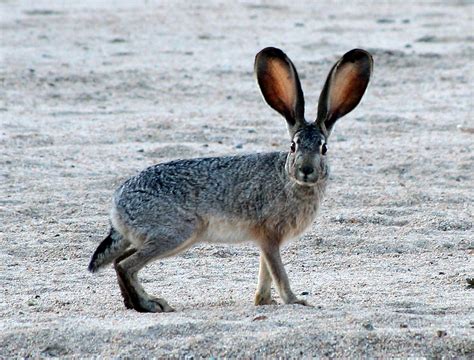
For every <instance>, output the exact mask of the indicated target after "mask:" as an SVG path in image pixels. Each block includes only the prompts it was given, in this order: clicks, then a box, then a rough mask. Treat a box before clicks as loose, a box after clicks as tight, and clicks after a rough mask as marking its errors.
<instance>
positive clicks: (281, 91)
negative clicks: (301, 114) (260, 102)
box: [260, 59, 297, 119]
mask: <svg viewBox="0 0 474 360" xmlns="http://www.w3.org/2000/svg"><path fill="white" fill-rule="evenodd" d="M261 80H262V82H263V83H261V84H260V85H261V89H262V92H263V95H264V97H265V99H266V100H267V102H268V103H269V104H270V106H272V107H273V108H274V109H275V110H276V111H278V112H279V113H280V114H282V115H283V116H285V117H286V118H287V119H288V118H295V114H293V109H294V108H295V105H296V98H297V94H296V88H295V85H294V84H295V82H296V79H295V78H294V75H293V74H292V73H291V71H290V69H289V67H288V64H287V63H286V62H284V61H283V60H281V59H270V60H268V62H267V64H266V69H265V71H264V72H263V74H262V78H261Z"/></svg>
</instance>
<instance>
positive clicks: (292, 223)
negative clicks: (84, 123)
mask: <svg viewBox="0 0 474 360" xmlns="http://www.w3.org/2000/svg"><path fill="white" fill-rule="evenodd" d="M372 64H373V61H372V57H371V55H370V54H369V53H368V52H366V51H364V50H360V49H354V50H351V51H349V52H348V53H346V54H345V55H344V56H343V57H342V58H341V59H340V60H339V61H337V62H336V64H335V65H334V66H333V67H332V69H331V71H330V72H329V75H328V77H327V80H326V83H325V85H324V88H323V90H322V93H321V95H320V98H319V103H318V114H317V118H316V120H315V121H313V122H307V121H306V120H305V118H304V98H303V91H302V89H301V85H300V81H299V78H298V73H297V72H296V68H295V66H294V65H293V63H292V62H291V60H290V59H289V58H288V57H287V56H286V55H285V53H283V51H281V50H280V49H276V48H272V47H268V48H265V49H263V50H262V51H260V52H259V53H258V54H257V55H256V57H255V75H256V78H257V82H258V85H259V86H260V90H261V92H262V94H263V97H264V99H265V100H266V102H267V103H268V105H270V106H271V107H272V108H273V109H274V110H276V111H278V112H279V113H280V114H281V115H283V116H284V118H285V120H286V123H287V126H288V132H289V135H290V139H291V145H290V148H289V150H288V151H287V152H271V153H262V154H251V155H242V156H225V157H211V158H199V159H190V160H177V161H171V162H168V163H165V164H158V165H154V166H151V167H149V168H148V169H146V170H144V171H143V172H141V173H140V174H138V175H136V176H134V177H132V178H130V179H129V180H127V181H126V182H125V183H124V184H123V185H122V186H120V188H119V189H118V190H117V191H116V192H115V195H114V198H113V206H112V211H111V218H110V220H111V229H110V233H109V235H108V236H107V237H106V238H105V240H103V241H102V243H101V244H100V245H99V246H98V248H97V250H96V251H95V252H94V254H93V255H92V259H91V261H90V264H89V270H90V271H91V272H96V271H97V270H98V269H99V268H101V267H103V266H105V265H107V264H109V263H111V262H113V263H114V267H115V271H116V272H117V278H118V283H119V286H120V290H121V292H122V295H123V298H124V302H125V306H126V307H127V308H133V309H135V310H137V311H140V312H169V311H173V308H171V307H170V306H169V305H168V303H167V302H166V301H165V300H164V299H162V298H157V297H153V296H150V295H148V294H147V293H146V292H145V290H144V289H143V287H142V286H141V284H140V283H139V281H138V278H137V273H138V271H140V269H142V268H143V267H144V266H145V265H147V264H148V263H149V262H151V261H153V260H155V259H157V258H163V257H167V256H171V255H175V254H177V253H179V252H181V251H183V250H185V249H187V248H189V247H190V246H192V245H193V244H195V243H196V242H199V241H206V242H216V243H222V242H224V243H235V242H240V241H245V240H253V241H255V242H256V243H257V244H258V246H259V247H260V270H259V275H258V287H257V292H256V295H255V304H256V305H265V304H271V303H273V301H272V297H271V284H272V280H273V281H274V282H275V285H276V288H277V290H278V293H279V295H280V297H281V299H282V301H283V302H284V303H285V304H302V305H307V304H306V302H305V301H304V300H300V299H298V298H297V297H296V296H295V295H294V293H293V292H292V291H291V288H290V283H289V281H288V277H287V274H286V271H285V269H284V267H283V263H282V260H281V258H280V246H281V244H282V243H283V242H285V241H286V240H288V239H290V238H293V237H296V236H298V235H300V234H301V233H303V232H304V231H305V230H306V229H307V228H308V227H309V226H310V225H311V223H312V222H313V220H314V218H315V216H316V213H317V211H318V208H319V204H320V201H321V198H322V196H323V193H324V190H325V187H326V182H327V179H328V171H329V169H328V164H327V151H328V148H327V141H328V138H329V135H330V134H331V131H332V129H333V127H334V124H335V122H336V121H337V120H338V119H339V118H341V117H342V116H344V115H346V114H347V113H349V112H350V111H352V110H353V109H354V108H355V107H356V106H357V105H358V103H359V101H360V100H361V98H362V95H363V94H364V92H365V90H366V88H367V85H368V83H369V79H370V75H371V73H372Z"/></svg>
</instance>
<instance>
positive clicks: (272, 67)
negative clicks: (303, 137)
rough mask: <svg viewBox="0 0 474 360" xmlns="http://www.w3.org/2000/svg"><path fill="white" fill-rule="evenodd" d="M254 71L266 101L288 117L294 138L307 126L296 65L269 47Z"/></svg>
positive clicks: (256, 60) (261, 53)
mask: <svg viewBox="0 0 474 360" xmlns="http://www.w3.org/2000/svg"><path fill="white" fill-rule="evenodd" d="M254 69H255V75H256V78H257V82H258V85H259V86H260V90H261V92H262V95H263V97H264V98H265V101H266V102H267V104H268V105H270V106H271V107H272V108H273V109H275V110H276V111H278V112H279V113H280V114H281V115H283V116H284V117H285V119H286V121H287V123H288V129H289V131H290V133H291V134H292V135H293V134H294V133H295V132H296V130H297V129H298V128H300V127H301V126H302V125H304V124H306V122H305V120H304V97H303V91H302V90H301V84H300V80H299V78H298V73H297V72H296V69H295V66H294V65H293V63H292V62H291V60H290V59H289V58H288V56H286V55H285V53H284V52H283V51H281V50H280V49H277V48H273V47H267V48H265V49H263V50H262V51H260V52H259V53H258V54H257V55H256V56H255V66H254Z"/></svg>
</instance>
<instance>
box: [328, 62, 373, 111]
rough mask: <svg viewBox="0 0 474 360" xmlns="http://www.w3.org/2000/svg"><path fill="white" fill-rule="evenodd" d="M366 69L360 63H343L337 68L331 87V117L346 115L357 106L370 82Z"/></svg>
mask: <svg viewBox="0 0 474 360" xmlns="http://www.w3.org/2000/svg"><path fill="white" fill-rule="evenodd" d="M366 71H368V70H367V69H364V65H363V64H360V63H359V64H358V63H345V64H341V65H340V67H339V68H338V69H337V70H336V73H335V74H334V79H333V80H332V84H331V86H330V88H329V97H328V99H329V101H330V104H329V112H328V115H329V118H338V117H341V116H344V115H345V114H347V113H348V112H350V111H351V110H352V109H354V108H355V107H356V106H357V104H358V103H359V101H360V100H361V98H362V95H363V94H364V91H365V89H366V87H367V84H368V82H369V77H368V76H363V74H364V72H366Z"/></svg>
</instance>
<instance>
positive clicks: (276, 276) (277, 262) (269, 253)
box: [261, 242, 310, 306]
mask: <svg viewBox="0 0 474 360" xmlns="http://www.w3.org/2000/svg"><path fill="white" fill-rule="evenodd" d="M261 250H262V253H261V254H262V255H263V257H264V259H265V263H266V264H267V266H268V269H269V270H270V273H271V276H272V278H273V281H274V282H275V285H276V287H277V290H278V293H279V295H280V297H281V299H282V300H283V302H284V303H285V304H300V305H305V306H310V305H309V304H308V303H307V302H306V301H305V300H301V299H298V298H297V297H296V296H295V294H293V291H291V287H290V281H289V280H288V275H287V274H286V271H285V268H284V266H283V262H282V261H281V256H280V246H279V245H278V243H274V242H271V243H270V242H269V243H266V244H263V245H262V247H261Z"/></svg>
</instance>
